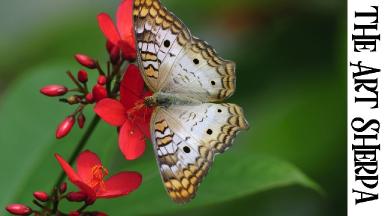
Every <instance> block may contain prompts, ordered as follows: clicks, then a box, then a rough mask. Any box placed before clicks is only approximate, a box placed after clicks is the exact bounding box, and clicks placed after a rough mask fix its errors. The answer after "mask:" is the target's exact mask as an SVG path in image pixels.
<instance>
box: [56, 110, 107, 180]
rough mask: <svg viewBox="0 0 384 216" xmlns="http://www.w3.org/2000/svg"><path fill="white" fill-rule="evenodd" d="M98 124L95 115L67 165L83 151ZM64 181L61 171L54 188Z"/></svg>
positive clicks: (98, 118) (98, 119) (97, 118)
mask: <svg viewBox="0 0 384 216" xmlns="http://www.w3.org/2000/svg"><path fill="white" fill-rule="evenodd" d="M99 122H100V117H99V116H97V115H95V116H94V117H93V119H92V121H91V123H90V125H89V127H88V128H87V130H86V131H85V133H84V135H83V137H82V138H81V139H80V141H79V143H78V144H77V146H76V149H75V151H74V152H72V155H71V157H70V159H69V160H68V163H69V164H71V165H72V164H73V163H74V162H75V160H76V158H77V156H79V154H80V152H81V151H82V150H83V148H84V146H85V145H86V144H87V141H88V139H89V138H90V137H91V135H92V133H93V131H94V130H95V129H96V126H97V124H98V123H99ZM64 179H65V172H64V171H62V172H61V174H60V176H59V178H58V179H57V181H56V184H55V187H56V188H60V185H61V183H62V182H63V181H64Z"/></svg>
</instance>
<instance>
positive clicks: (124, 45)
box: [119, 41, 137, 61]
mask: <svg viewBox="0 0 384 216" xmlns="http://www.w3.org/2000/svg"><path fill="white" fill-rule="evenodd" d="M130 44H131V43H130V42H128V41H120V42H119V47H120V49H121V52H122V55H123V57H124V59H126V60H128V61H134V60H135V59H136V58H137V54H136V48H135V46H134V45H133V46H132V45H130Z"/></svg>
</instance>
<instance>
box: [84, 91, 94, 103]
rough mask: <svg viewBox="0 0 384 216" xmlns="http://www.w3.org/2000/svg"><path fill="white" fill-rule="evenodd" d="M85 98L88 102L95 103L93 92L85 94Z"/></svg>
mask: <svg viewBox="0 0 384 216" xmlns="http://www.w3.org/2000/svg"><path fill="white" fill-rule="evenodd" d="M85 100H87V102H88V103H93V102H94V101H95V100H94V99H93V94H92V93H88V94H87V95H86V96H85Z"/></svg>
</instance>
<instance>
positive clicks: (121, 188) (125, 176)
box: [97, 172, 142, 198]
mask: <svg viewBox="0 0 384 216" xmlns="http://www.w3.org/2000/svg"><path fill="white" fill-rule="evenodd" d="M141 181H142V178H141V175H140V174H139V173H137V172H120V173H118V174H116V175H114V176H112V177H111V178H109V179H108V180H107V181H106V182H105V188H106V190H101V191H100V192H98V193H97V197H100V198H113V197H118V196H123V195H127V194H128V193H130V192H132V191H134V190H136V189H137V188H138V187H139V186H140V184H141Z"/></svg>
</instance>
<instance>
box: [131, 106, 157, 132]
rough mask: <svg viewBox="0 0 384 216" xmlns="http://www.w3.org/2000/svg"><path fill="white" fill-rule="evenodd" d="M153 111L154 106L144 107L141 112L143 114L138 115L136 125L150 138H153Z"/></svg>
mask: <svg viewBox="0 0 384 216" xmlns="http://www.w3.org/2000/svg"><path fill="white" fill-rule="evenodd" d="M152 112H153V109H152V108H148V107H144V108H143V111H142V113H141V114H142V115H141V116H138V117H137V118H136V119H135V124H136V126H137V127H138V128H139V129H140V131H141V132H142V133H143V134H144V136H145V137H146V138H148V139H151V132H150V122H151V116H152Z"/></svg>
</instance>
